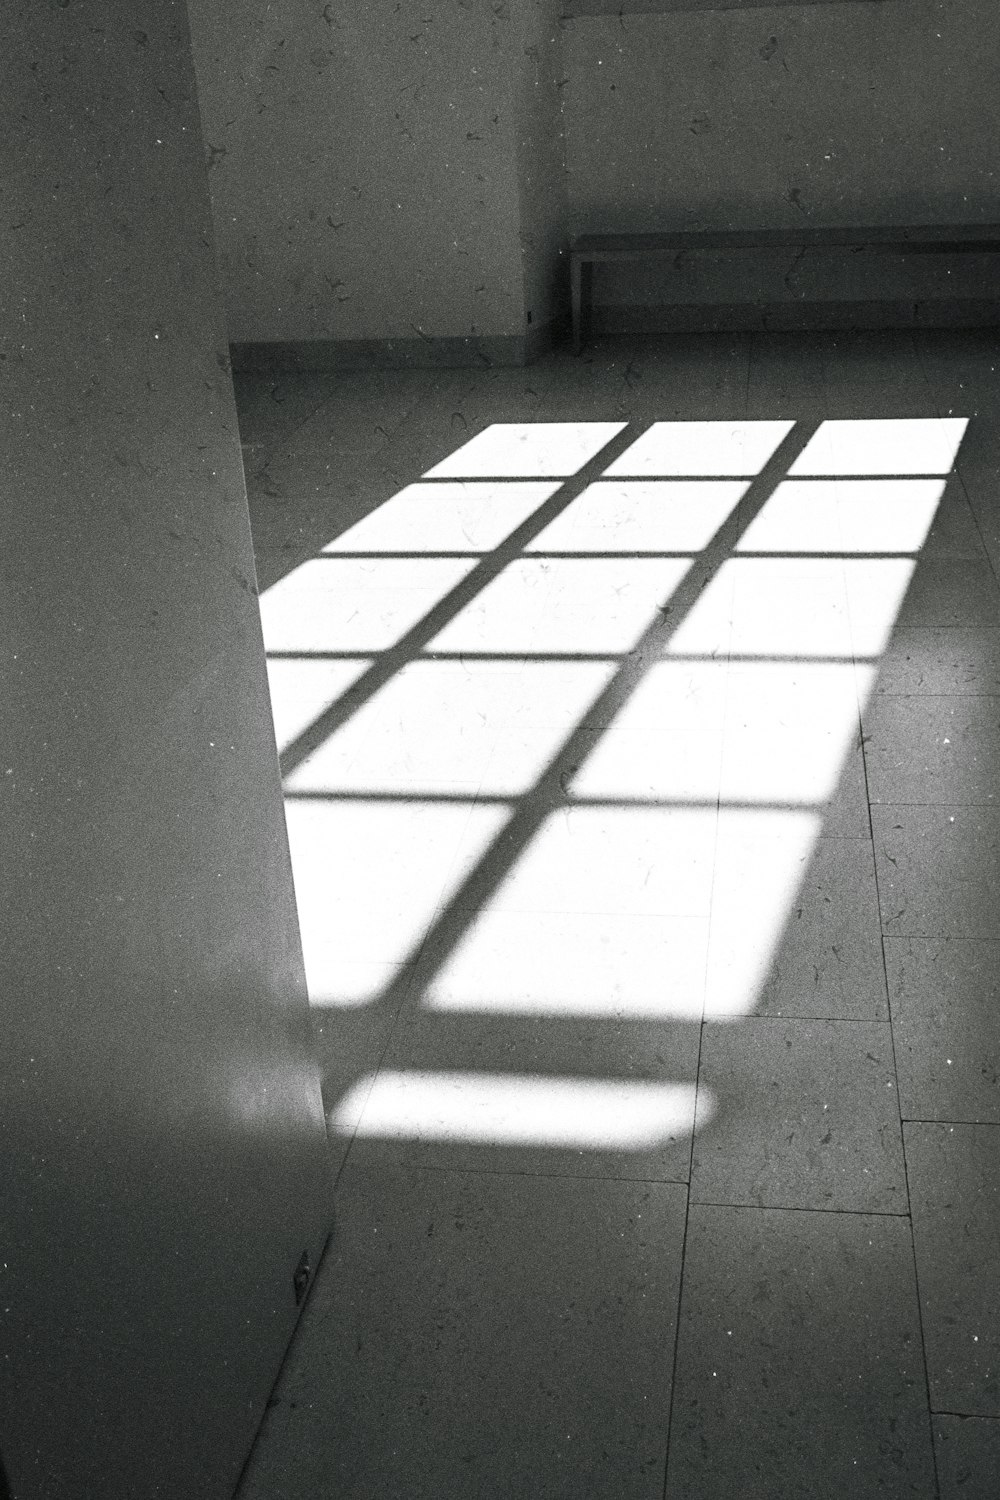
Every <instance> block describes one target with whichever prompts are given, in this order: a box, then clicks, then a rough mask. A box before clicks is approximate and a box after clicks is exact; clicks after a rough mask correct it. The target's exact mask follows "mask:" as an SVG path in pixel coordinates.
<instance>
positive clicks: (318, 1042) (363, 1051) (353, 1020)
mask: <svg viewBox="0 0 1000 1500" xmlns="http://www.w3.org/2000/svg"><path fill="white" fill-rule="evenodd" d="M372 977H373V976H371V975H369V979H371V978H372ZM381 977H382V978H383V980H384V981H385V980H388V979H389V978H391V977H392V976H391V975H388V974H386V975H383V976H381ZM402 998H403V997H402V996H401V997H400V998H399V1000H398V1001H397V1002H396V1003H386V1002H382V1001H376V1002H374V1003H370V1004H363V1005H354V1006H344V1005H326V1004H323V1003H317V1002H314V1001H311V1002H310V1009H311V1014H312V1025H313V1037H314V1041H315V1049H316V1057H317V1060H318V1062H319V1066H320V1077H321V1080H322V1086H323V1107H324V1110H325V1111H326V1114H327V1118H329V1117H330V1116H331V1115H332V1114H334V1113H335V1112H337V1111H340V1119H341V1128H340V1129H338V1130H328V1132H327V1139H328V1141H329V1145H330V1156H331V1159H332V1163H333V1171H334V1173H335V1174H336V1173H337V1172H339V1171H340V1169H341V1167H342V1166H343V1164H344V1161H345V1159H346V1157H347V1153H348V1151H349V1149H350V1145H351V1140H352V1137H353V1134H354V1129H355V1127H356V1126H357V1123H358V1120H359V1119H360V1116H361V1109H362V1105H363V1100H362V1098H361V1096H360V1094H359V1091H358V1082H359V1080H361V1079H365V1078H369V1077H371V1076H372V1075H373V1074H374V1073H375V1071H376V1070H377V1068H378V1065H379V1062H380V1061H381V1058H382V1054H383V1052H384V1051H385V1047H386V1044H387V1042H388V1040H389V1036H390V1034H391V1031H392V1027H393V1023H394V1021H395V1018H396V1011H397V1009H398V1006H399V1004H401V1003H402ZM348 1099H352V1100H353V1101H354V1106H353V1108H352V1109H341V1106H342V1104H343V1101H345V1100H348Z"/></svg>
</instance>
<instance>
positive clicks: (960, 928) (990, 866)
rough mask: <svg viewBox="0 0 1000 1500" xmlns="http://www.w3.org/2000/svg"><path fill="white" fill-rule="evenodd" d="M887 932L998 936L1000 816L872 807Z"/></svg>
mask: <svg viewBox="0 0 1000 1500" xmlns="http://www.w3.org/2000/svg"><path fill="white" fill-rule="evenodd" d="M872 831H873V836H874V842H875V867H876V870H877V871H878V883H879V906H880V908H881V914H882V931H883V932H884V933H886V934H887V935H889V936H892V937H971V938H992V937H993V936H994V935H995V933H996V930H997V912H998V911H1000V811H998V810H997V809H996V808H992V807H936V806H935V807H873V808H872Z"/></svg>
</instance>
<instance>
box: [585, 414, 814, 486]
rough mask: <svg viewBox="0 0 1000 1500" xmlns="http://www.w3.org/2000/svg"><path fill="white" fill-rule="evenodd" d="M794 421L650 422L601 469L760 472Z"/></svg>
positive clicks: (641, 473) (711, 474)
mask: <svg viewBox="0 0 1000 1500" xmlns="http://www.w3.org/2000/svg"><path fill="white" fill-rule="evenodd" d="M794 426H795V423H794V422H654V423H653V425H652V427H650V428H648V429H647V431H645V432H644V433H643V434H642V435H641V437H638V438H637V439H636V441H635V442H634V443H633V444H632V446H631V447H630V448H627V449H626V450H625V452H624V453H622V454H621V455H620V456H619V457H618V458H616V459H615V461H614V463H612V464H610V465H609V467H608V468H607V469H606V470H605V471H604V472H605V474H606V475H607V476H608V477H609V478H612V477H618V476H624V475H635V476H636V477H645V476H649V477H650V478H653V477H657V476H663V477H670V476H674V475H678V476H681V475H687V476H690V477H691V478H695V477H697V476H703V477H705V478H713V479H714V478H724V477H727V476H730V475H732V476H743V477H746V478H750V477H752V476H753V475H755V474H759V473H760V471H761V469H762V468H763V467H764V465H765V464H766V463H767V461H768V460H769V459H770V458H771V456H772V455H773V454H774V452H775V450H776V449H777V447H778V444H779V443H780V442H781V441H782V440H783V439H784V438H785V437H787V435H788V433H789V432H791V430H792V428H793V427H794Z"/></svg>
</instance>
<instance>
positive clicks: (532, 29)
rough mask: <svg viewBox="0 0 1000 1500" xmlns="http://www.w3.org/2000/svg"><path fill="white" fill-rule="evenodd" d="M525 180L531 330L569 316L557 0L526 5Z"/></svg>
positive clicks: (520, 135)
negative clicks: (565, 315)
mask: <svg viewBox="0 0 1000 1500" xmlns="http://www.w3.org/2000/svg"><path fill="white" fill-rule="evenodd" d="M518 3H519V4H520V7H521V11H520V32H521V43H520V46H521V52H522V58H520V59H519V58H515V62H516V64H517V67H516V77H517V85H518V86H517V109H516V115H515V128H516V133H517V179H518V191H519V208H520V219H521V244H522V255H523V264H524V296H525V308H526V316H527V313H529V312H530V313H531V315H532V318H531V325H530V326H531V327H532V328H534V329H540V328H544V327H545V325H546V324H547V323H550V322H551V321H552V320H553V319H558V318H560V317H562V316H563V315H564V313H565V311H566V308H567V304H568V300H569V272H568V261H567V252H568V249H569V225H568V221H567V209H568V201H567V193H566V152H565V141H564V137H563V121H562V102H561V100H562V88H561V84H562V30H561V27H560V24H559V20H558V17H557V15H556V11H557V9H558V7H557V6H556V5H555V4H553V0H518Z"/></svg>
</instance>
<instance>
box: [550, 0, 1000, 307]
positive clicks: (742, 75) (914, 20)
mask: <svg viewBox="0 0 1000 1500" xmlns="http://www.w3.org/2000/svg"><path fill="white" fill-rule="evenodd" d="M564 49H565V50H564V72H565V76H566V79H567V84H566V87H565V89H564V90H563V98H564V109H565V125H566V141H567V167H568V184H569V210H570V227H571V229H572V231H573V232H574V233H583V232H587V231H609V232H614V231H628V230H656V229H672V228H679V229H683V228H743V227H751V228H752V227H757V226H763V225H773V226H783V225H787V226H789V227H794V226H796V225H798V224H817V225H822V224H848V225H859V224H865V223H871V224H881V223H888V224H908V223H921V222H927V223H934V222H942V223H956V222H957V223H960V222H965V221H973V220H976V221H989V220H998V219H1000V192H998V186H1000V179H998V173H1000V111H998V110H997V109H996V105H995V97H996V87H997V77H998V76H1000V28H998V27H997V25H996V15H995V7H994V6H993V4H992V0H885V3H867V4H866V3H850V4H833V3H831V4H814V5H808V6H804V7H798V6H795V7H791V6H781V7H775V8H773V9H762V8H758V7H756V6H754V7H751V8H749V9H743V10H731V9H730V10H725V11H712V12H709V11H703V10H697V11H677V12H671V13H669V14H660V15H657V14H649V13H645V11H643V12H642V13H634V12H632V11H631V9H630V8H629V6H628V5H626V6H625V7H624V9H623V10H622V13H621V14H620V15H614V16H611V15H578V16H576V17H574V18H573V19H571V20H568V21H567V22H566V23H565V27H564ZM790 269H792V268H791V265H790V259H789V257H781V258H779V260H778V261H777V262H774V261H772V262H771V263H770V264H767V263H766V262H764V263H761V262H758V263H757V264H753V263H751V262H742V263H741V266H740V270H739V272H738V273H737V274H736V276H735V277H734V276H733V274H732V273H731V272H728V271H727V270H726V269H725V267H722V266H717V267H715V268H712V267H709V270H708V272H707V273H703V271H702V268H701V267H700V266H699V267H693V266H691V265H687V266H684V265H683V264H682V265H681V266H680V267H679V268H678V270H679V273H680V274H678V275H677V276H675V277H674V278H673V279H672V281H671V282H670V284H669V295H670V298H671V300H673V299H675V298H679V299H681V300H684V299H685V298H689V299H690V298H696V297H698V296H701V295H702V294H703V293H704V292H705V290H706V289H708V290H710V291H711V292H712V294H713V295H715V296H719V297H724V296H725V295H726V290H727V286H729V287H730V288H734V289H735V290H737V291H739V293H740V294H741V295H743V296H745V295H746V294H747V291H748V286H749V288H751V289H755V290H756V291H757V292H758V293H759V294H760V295H762V296H770V297H775V298H780V297H787V296H789V295H790V294H791V295H793V296H798V297H807V298H808V297H811V296H813V295H824V294H827V295H829V294H831V293H832V294H833V295H837V296H843V297H852V296H859V295H865V294H866V291H867V290H870V289H871V288H872V287H874V286H876V285H877V286H878V287H880V288H881V289H882V291H883V292H884V291H885V290H887V289H889V287H890V284H891V285H892V286H895V287H896V288H897V290H898V291H899V293H900V295H906V296H922V295H928V294H929V293H930V292H932V291H933V290H934V288H935V287H936V288H937V290H938V291H945V292H948V291H951V290H952V289H953V287H954V290H955V291H956V292H958V291H959V289H960V288H959V281H960V278H961V276H962V275H963V274H965V272H968V271H969V269H970V268H969V267H966V268H965V272H963V269H962V268H961V267H959V266H953V265H949V266H947V267H945V266H944V265H943V264H940V263H939V264H938V265H937V266H935V267H933V268H932V267H930V266H929V265H926V264H925V265H924V266H922V267H917V268H916V269H915V268H914V267H913V266H912V265H910V266H909V267H906V268H903V267H897V268H893V275H894V276H896V275H897V273H898V276H897V279H896V280H895V281H892V279H891V278H890V283H887V282H886V280H885V274H884V273H885V271H886V267H885V265H884V263H883V264H882V265H880V266H879V267H877V268H875V270H874V271H872V269H871V268H869V267H865V268H864V270H863V273H862V275H861V276H860V279H859V277H857V276H854V277H853V280H852V275H851V268H850V267H847V268H845V267H843V266H842V265H841V266H837V267H834V266H832V265H831V264H830V263H824V262H822V261H818V260H816V259H815V258H812V259H811V260H809V261H807V262H806V263H804V264H800V265H798V266H796V267H795V268H794V271H793V275H792V284H791V286H790V287H789V286H786V284H785V277H786V275H787V274H788V273H789V271H790ZM870 272H871V274H869V273H870ZM748 277H749V283H748V281H747V278H748ZM713 278H714V279H713ZM727 278H728V280H727ZM831 278H833V280H832V282H831ZM873 278H874V279H873ZM949 278H952V279H953V280H950V279H949ZM954 278H958V279H954ZM994 279H995V278H994ZM982 285H983V274H982V267H981V266H979V267H975V266H974V267H972V268H971V280H969V281H967V282H966V283H965V284H964V286H965V290H966V291H967V292H969V293H971V294H975V292H976V291H977V290H978V289H980V288H981V287H982ZM666 289H667V288H666V286H665V284H664V282H663V278H662V277H661V278H657V277H649V276H647V277H646V278H645V279H643V278H642V277H639V278H636V277H634V276H631V275H630V277H629V284H628V286H627V287H626V286H625V284H624V282H622V281H621V280H618V281H616V278H615V276H614V275H613V274H612V275H605V276H604V277H603V278H601V279H600V284H599V285H598V286H597V287H595V293H596V295H597V297H598V299H599V300H600V299H601V298H602V297H603V298H604V299H605V300H608V301H614V300H615V299H616V297H619V296H620V299H621V300H622V301H623V302H624V301H626V300H628V301H634V300H635V299H636V298H638V299H639V300H646V301H647V302H655V301H656V300H658V298H660V297H661V296H662V295H663V293H664V292H665V290H666Z"/></svg>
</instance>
